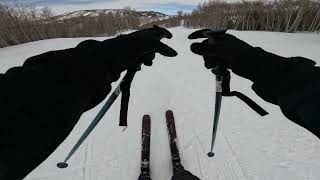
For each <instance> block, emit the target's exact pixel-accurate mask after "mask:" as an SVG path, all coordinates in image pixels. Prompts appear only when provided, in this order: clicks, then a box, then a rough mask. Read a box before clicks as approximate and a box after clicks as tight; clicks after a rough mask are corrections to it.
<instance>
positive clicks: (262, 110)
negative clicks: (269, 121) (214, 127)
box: [223, 91, 269, 116]
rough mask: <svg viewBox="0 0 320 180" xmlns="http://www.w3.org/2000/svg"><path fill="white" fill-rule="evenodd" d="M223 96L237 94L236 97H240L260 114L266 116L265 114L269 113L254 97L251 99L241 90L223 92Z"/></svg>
mask: <svg viewBox="0 0 320 180" xmlns="http://www.w3.org/2000/svg"><path fill="white" fill-rule="evenodd" d="M223 96H236V97H238V98H239V99H241V100H242V101H243V102H244V103H246V104H247V105H248V106H249V107H250V108H251V109H253V110H254V111H256V112H257V113H258V114H259V115H260V116H265V115H268V114H269V113H268V112H267V111H266V110H264V109H263V108H262V107H260V106H259V105H258V104H257V103H255V102H254V101H253V100H252V99H250V98H249V97H248V96H246V95H244V94H242V93H241V92H238V91H231V92H229V93H227V94H223Z"/></svg>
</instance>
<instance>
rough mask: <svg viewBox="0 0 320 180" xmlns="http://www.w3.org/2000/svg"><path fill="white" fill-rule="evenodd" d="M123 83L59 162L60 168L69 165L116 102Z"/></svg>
mask: <svg viewBox="0 0 320 180" xmlns="http://www.w3.org/2000/svg"><path fill="white" fill-rule="evenodd" d="M120 85H121V83H120V84H119V85H118V86H117V88H116V89H115V90H114V91H113V93H112V94H111V96H110V97H109V99H108V100H107V102H106V103H105V104H104V106H103V107H102V108H101V110H100V111H99V113H98V114H97V115H96V117H95V118H94V119H93V121H92V122H91V123H90V125H89V127H88V128H87V129H86V130H85V132H84V133H83V134H82V136H81V137H80V139H79V140H78V141H77V143H76V144H75V145H74V146H73V148H72V149H71V151H70V152H69V154H68V156H67V157H66V158H65V160H64V161H63V162H60V163H58V164H57V167H59V168H66V167H68V163H67V161H68V160H69V159H70V158H71V156H72V155H73V154H74V153H75V152H76V151H77V149H78V148H79V147H80V146H81V144H82V143H83V141H84V140H85V139H86V138H87V137H88V136H89V134H90V133H91V132H92V130H93V129H94V128H95V127H96V126H97V124H98V123H99V122H100V120H101V119H102V117H103V116H104V115H105V113H106V112H107V111H108V110H109V108H110V107H111V105H112V104H113V103H114V102H115V100H116V99H117V97H118V96H119V94H120V93H121V89H120Z"/></svg>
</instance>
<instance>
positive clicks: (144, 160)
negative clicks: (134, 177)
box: [138, 115, 151, 180]
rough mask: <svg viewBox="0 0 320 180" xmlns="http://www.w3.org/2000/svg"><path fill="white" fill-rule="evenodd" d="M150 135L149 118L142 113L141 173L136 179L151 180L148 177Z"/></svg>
mask: <svg viewBox="0 0 320 180" xmlns="http://www.w3.org/2000/svg"><path fill="white" fill-rule="evenodd" d="M150 135H151V119H150V116H149V115H144V116H143V119H142V136H141V138H142V139H141V140H142V141H141V144H142V150H141V173H140V175H139V178H138V180H151V178H150Z"/></svg>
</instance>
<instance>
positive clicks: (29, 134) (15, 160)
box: [0, 40, 112, 180]
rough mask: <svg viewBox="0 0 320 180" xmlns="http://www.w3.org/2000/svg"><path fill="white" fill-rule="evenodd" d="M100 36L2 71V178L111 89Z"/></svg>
mask: <svg viewBox="0 0 320 180" xmlns="http://www.w3.org/2000/svg"><path fill="white" fill-rule="evenodd" d="M99 46H100V42H98V41H93V40H90V41H85V42H83V43H80V44H79V45H78V46H77V47H76V48H71V49H66V50H59V51H51V52H47V53H44V54H41V55H37V56H34V57H31V58H29V59H28V60H26V61H25V63H24V65H23V66H21V67H14V68H11V69H9V70H8V71H7V72H6V73H5V74H2V75H1V77H0V114H1V126H0V138H1V140H0V147H1V148H0V179H10V180H18V179H19V180H20V179H22V178H24V177H25V176H26V175H27V174H28V173H30V172H31V171H32V170H33V169H34V168H36V167H37V166H38V165H39V164H40V163H41V162H43V161H44V160H45V159H46V158H47V157H48V156H49V155H50V154H51V153H52V152H53V151H54V150H55V149H56V148H57V147H58V146H59V145H60V144H61V143H62V142H63V141H64V139H65V138H66V137H67V136H68V135H69V133H70V132H71V130H72V129H73V127H74V125H75V124H76V123H77V121H78V120H79V118H80V116H81V115H82V113H83V112H85V111H87V110H88V109H90V108H93V107H94V106H96V105H97V104H99V103H100V102H101V101H102V100H103V99H104V98H105V97H106V95H107V94H108V93H109V91H110V90H111V80H110V76H112V74H111V73H110V72H111V71H110V67H109V65H108V59H103V60H102V59H101V58H99V56H98V53H96V49H99Z"/></svg>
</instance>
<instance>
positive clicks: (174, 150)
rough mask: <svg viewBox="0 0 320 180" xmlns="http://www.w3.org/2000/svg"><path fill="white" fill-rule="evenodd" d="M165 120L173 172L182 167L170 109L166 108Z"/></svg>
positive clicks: (178, 170) (179, 170)
mask: <svg viewBox="0 0 320 180" xmlns="http://www.w3.org/2000/svg"><path fill="white" fill-rule="evenodd" d="M166 121H167V130H168V136H169V143H170V151H171V160H172V169H173V174H175V173H178V172H181V171H183V170H184V167H183V166H182V164H181V159H180V155H179V149H178V139H177V132H176V125H175V122H174V116H173V112H172V111H171V110H168V111H167V112H166Z"/></svg>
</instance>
